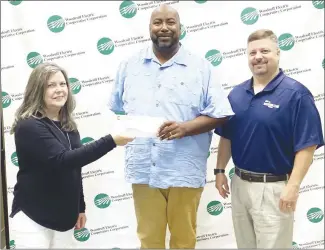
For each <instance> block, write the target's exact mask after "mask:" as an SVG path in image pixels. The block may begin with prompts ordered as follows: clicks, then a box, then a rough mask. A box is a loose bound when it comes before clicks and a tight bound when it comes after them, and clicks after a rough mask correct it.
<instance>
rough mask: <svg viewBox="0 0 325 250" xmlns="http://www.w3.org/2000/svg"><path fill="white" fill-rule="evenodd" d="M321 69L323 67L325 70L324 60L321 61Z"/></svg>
mask: <svg viewBox="0 0 325 250" xmlns="http://www.w3.org/2000/svg"><path fill="white" fill-rule="evenodd" d="M322 67H323V69H325V59H323V62H322Z"/></svg>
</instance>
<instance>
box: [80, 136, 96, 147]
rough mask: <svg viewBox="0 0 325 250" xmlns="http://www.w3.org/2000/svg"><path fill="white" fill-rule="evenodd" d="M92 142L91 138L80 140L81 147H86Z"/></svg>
mask: <svg viewBox="0 0 325 250" xmlns="http://www.w3.org/2000/svg"><path fill="white" fill-rule="evenodd" d="M93 141H94V139H93V138H91V137H85V138H83V139H81V141H80V142H81V144H82V145H86V144H89V143H91V142H93Z"/></svg>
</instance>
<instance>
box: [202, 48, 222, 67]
mask: <svg viewBox="0 0 325 250" xmlns="http://www.w3.org/2000/svg"><path fill="white" fill-rule="evenodd" d="M205 58H206V59H207V60H208V61H209V62H210V63H211V64H212V65H213V66H215V67H216V66H218V65H220V63H221V62H222V55H221V53H220V51H219V50H216V49H212V50H209V51H208V52H207V53H206V54H205Z"/></svg>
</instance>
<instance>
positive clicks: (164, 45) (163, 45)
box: [150, 35, 178, 49]
mask: <svg viewBox="0 0 325 250" xmlns="http://www.w3.org/2000/svg"><path fill="white" fill-rule="evenodd" d="M150 38H151V41H152V42H153V43H154V44H155V45H156V46H157V48H160V49H170V48H172V47H173V46H174V45H175V44H177V43H178V39H176V38H174V37H173V36H172V37H168V38H162V37H158V36H156V35H151V36H150Z"/></svg>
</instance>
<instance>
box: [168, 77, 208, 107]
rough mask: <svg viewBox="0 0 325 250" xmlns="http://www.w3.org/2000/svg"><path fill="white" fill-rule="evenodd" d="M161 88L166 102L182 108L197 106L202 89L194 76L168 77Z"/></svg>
mask: <svg viewBox="0 0 325 250" xmlns="http://www.w3.org/2000/svg"><path fill="white" fill-rule="evenodd" d="M162 86H163V88H164V97H165V98H166V101H167V102H170V103H173V104H176V105H183V106H192V107H198V106H199V104H200V96H201V92H202V91H201V89H202V88H201V84H200V82H199V81H198V79H197V77H196V76H195V75H183V76H170V77H168V79H166V81H165V82H164V83H163V84H162Z"/></svg>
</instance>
